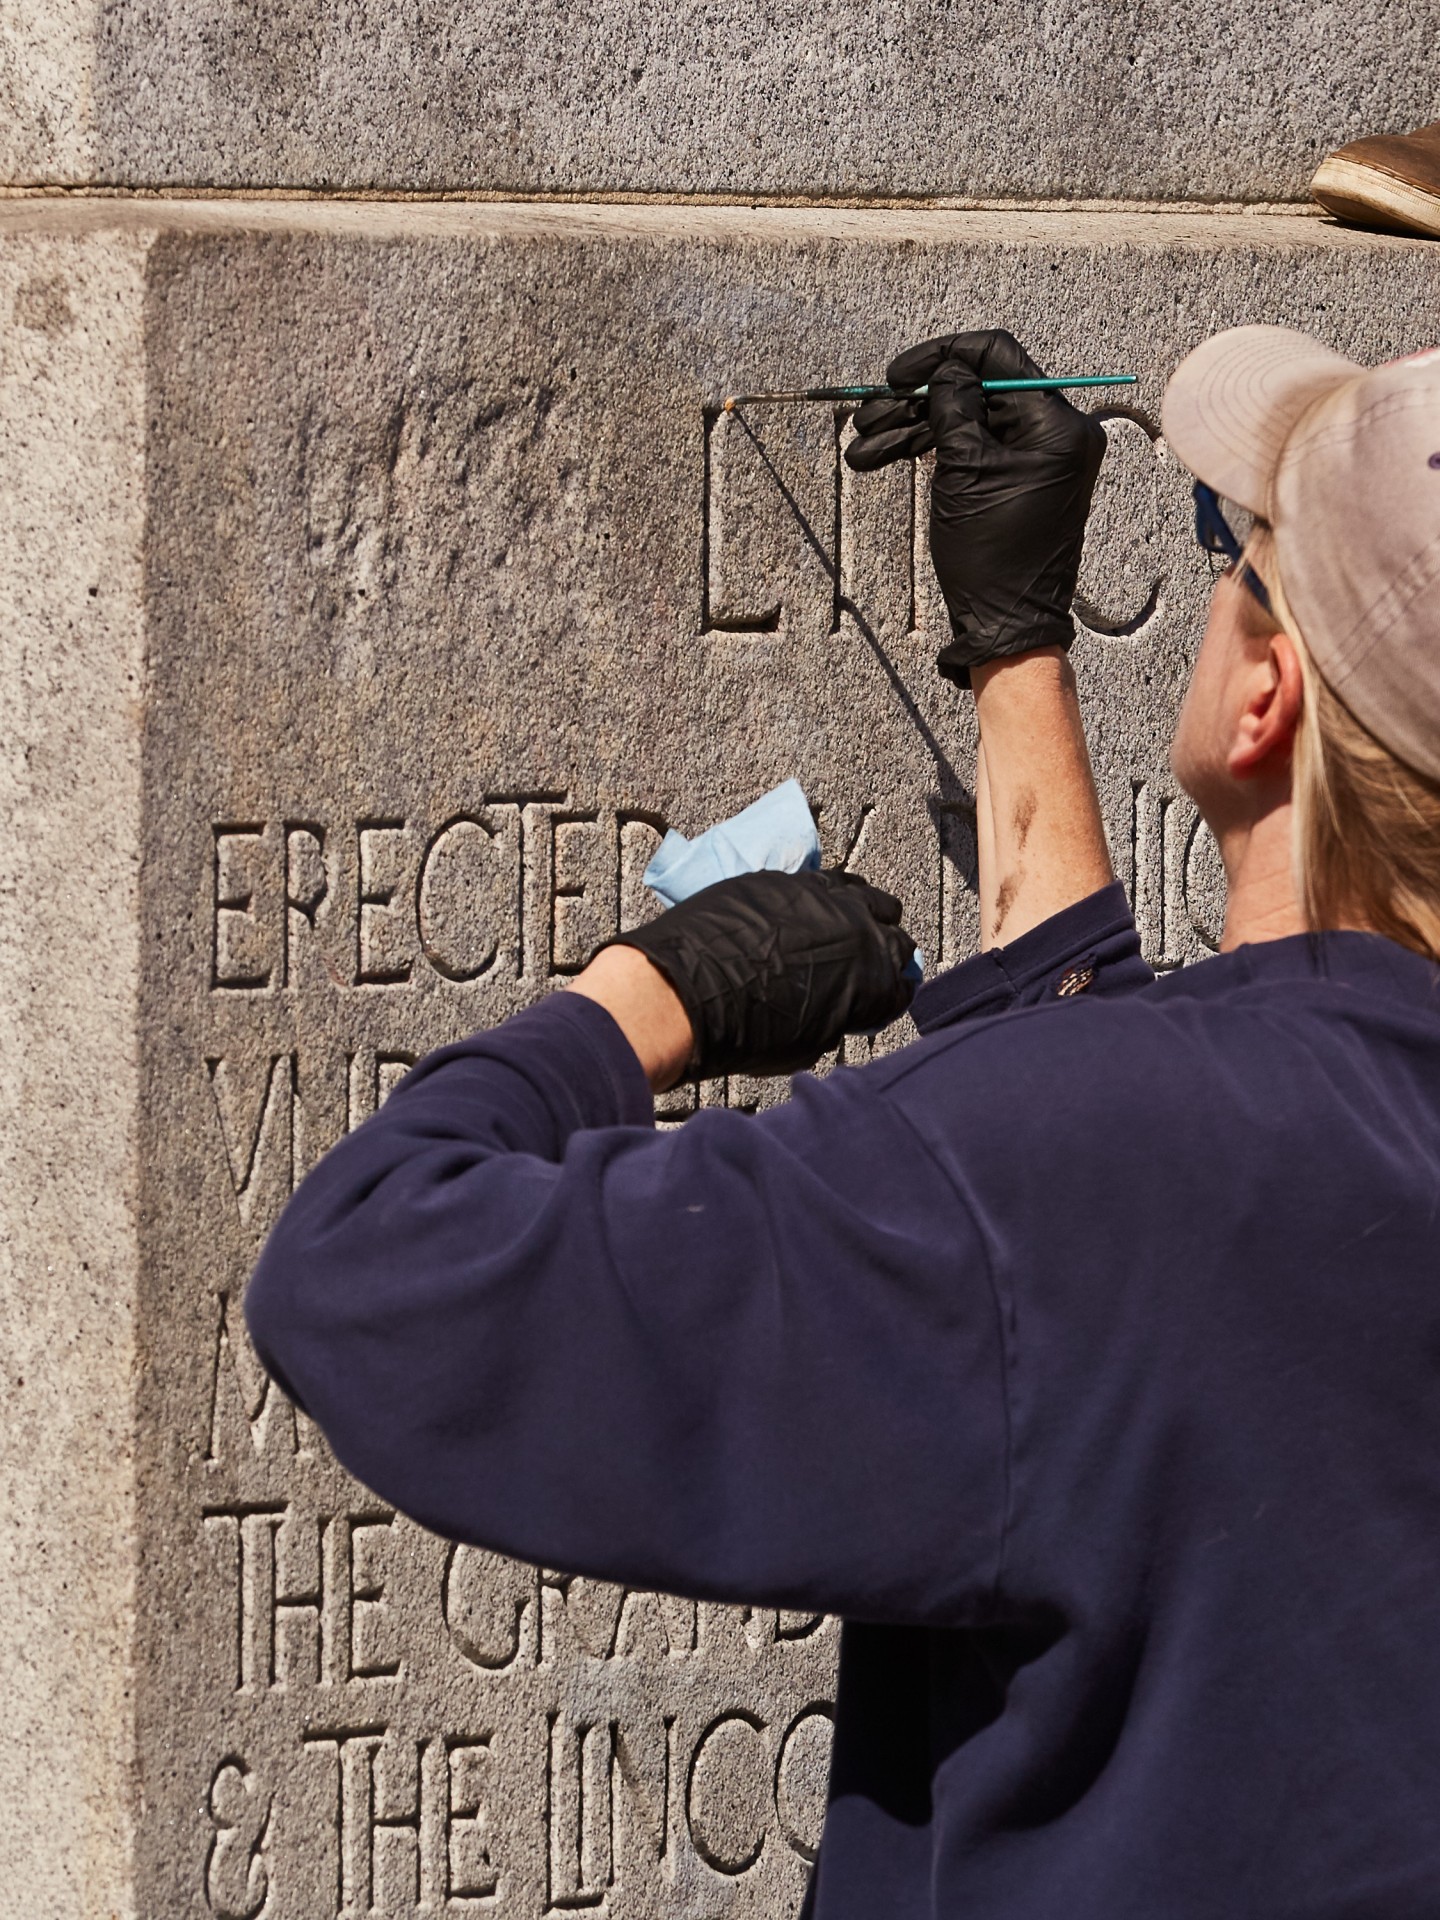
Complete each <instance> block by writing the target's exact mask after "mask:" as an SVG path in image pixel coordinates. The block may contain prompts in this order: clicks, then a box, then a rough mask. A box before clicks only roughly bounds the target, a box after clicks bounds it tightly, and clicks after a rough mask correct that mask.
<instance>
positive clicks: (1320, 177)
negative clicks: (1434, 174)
mask: <svg viewBox="0 0 1440 1920" xmlns="http://www.w3.org/2000/svg"><path fill="white" fill-rule="evenodd" d="M1310 191H1311V193H1312V194H1313V195H1314V197H1315V198H1316V199H1317V200H1318V201H1319V202H1320V204H1321V206H1322V207H1324V208H1326V209H1327V210H1328V211H1329V212H1330V213H1333V214H1336V215H1338V216H1339V218H1340V219H1342V220H1354V221H1358V222H1359V224H1360V225H1361V226H1382V227H1388V228H1390V229H1391V230H1392V231H1394V232H1396V233H1410V234H1415V233H1419V234H1424V235H1426V236H1427V237H1429V238H1432V239H1437V240H1440V194H1435V193H1429V192H1427V191H1426V189H1425V188H1424V187H1417V186H1415V185H1413V184H1412V182H1410V181H1409V180H1401V179H1400V178H1398V176H1397V175H1395V174H1393V173H1383V172H1381V171H1380V169H1379V168H1378V167H1367V166H1364V165H1363V164H1362V163H1361V162H1360V161H1358V160H1341V159H1339V158H1337V157H1336V156H1335V155H1333V154H1332V156H1331V157H1330V159H1328V160H1322V161H1321V163H1320V167H1319V170H1318V171H1317V173H1316V175H1315V178H1314V179H1313V180H1312V181H1311V182H1310Z"/></svg>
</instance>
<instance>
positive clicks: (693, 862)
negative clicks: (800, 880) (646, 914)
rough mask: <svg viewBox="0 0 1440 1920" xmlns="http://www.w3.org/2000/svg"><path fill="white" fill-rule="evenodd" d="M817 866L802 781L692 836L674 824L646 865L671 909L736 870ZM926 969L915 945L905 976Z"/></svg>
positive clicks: (649, 882) (915, 976) (652, 885)
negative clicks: (693, 837) (912, 957)
mask: <svg viewBox="0 0 1440 1920" xmlns="http://www.w3.org/2000/svg"><path fill="white" fill-rule="evenodd" d="M819 865H820V836H819V834H818V833H816V831H815V821H814V819H813V817H812V816H811V813H810V803H809V801H808V800H807V799H806V798H805V792H804V789H803V788H802V787H801V785H800V782H799V781H798V780H782V781H781V783H780V785H779V786H778V787H772V788H771V789H770V791H769V792H768V793H762V794H761V796H760V798H759V799H758V800H756V801H754V802H753V804H752V805H750V806H748V807H746V808H745V810H744V811H743V813H737V814H735V815H734V816H733V817H732V818H731V819H729V820H722V821H721V822H720V823H719V825H718V826H714V827H711V828H709V829H708V830H707V831H706V832H705V833H702V834H698V835H697V836H696V837H695V839H693V840H687V839H686V838H685V836H684V834H683V833H676V832H675V830H674V828H673V827H672V828H671V830H670V832H669V833H667V834H666V836H665V838H664V839H663V840H662V841H661V842H660V844H659V846H658V847H657V848H656V849H655V853H654V857H653V858H652V859H651V861H650V864H649V866H648V867H646V869H645V885H646V886H647V887H649V889H650V891H651V892H652V893H653V894H656V895H657V896H658V897H659V899H660V900H661V901H663V902H664V904H665V905H666V906H667V907H675V906H678V905H679V904H680V902H681V901H682V900H688V899H689V898H690V896H691V894H692V893H699V891H700V890H701V888H702V887H713V886H714V884H715V882H716V881H717V880H731V879H733V878H734V877H735V875H736V874H737V873H813V872H815V870H816V869H817V868H818V867H819ZM924 972H925V961H924V958H923V956H922V955H921V953H920V951H919V949H918V948H917V949H916V953H915V958H914V959H913V960H912V961H911V962H910V964H909V966H908V967H906V969H905V978H906V979H907V980H917V981H918V980H921V979H923V978H924Z"/></svg>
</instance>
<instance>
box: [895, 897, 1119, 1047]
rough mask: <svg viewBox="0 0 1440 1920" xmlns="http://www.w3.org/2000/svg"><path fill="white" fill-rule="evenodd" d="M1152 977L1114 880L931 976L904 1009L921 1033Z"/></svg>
mask: <svg viewBox="0 0 1440 1920" xmlns="http://www.w3.org/2000/svg"><path fill="white" fill-rule="evenodd" d="M1154 978H1155V975H1154V972H1153V970H1152V969H1151V967H1150V966H1149V964H1148V963H1147V962H1146V961H1145V960H1144V959H1143V958H1142V957H1141V953H1140V935H1139V933H1138V932H1137V931H1136V927H1135V917H1134V915H1133V914H1132V913H1131V911H1130V908H1129V905H1128V903H1127V901H1126V899H1125V889H1124V888H1123V887H1122V886H1121V885H1120V883H1119V882H1118V881H1116V882H1115V883H1114V884H1113V885H1111V886H1108V887H1101V888H1100V889H1099V890H1098V892H1095V893H1092V894H1089V895H1088V896H1087V897H1086V898H1085V899H1083V900H1077V901H1076V902H1075V904H1074V905H1073V906H1070V907H1066V908H1065V910H1064V911H1063V912H1062V913H1057V914H1054V915H1052V916H1051V918H1050V919H1048V920H1043V921H1042V922H1041V923H1040V925H1039V926H1038V927H1032V928H1031V929H1030V931H1029V932H1028V933H1023V934H1021V936H1020V938H1019V939H1018V940H1012V941H1011V943H1010V945H1009V946H1007V947H990V948H988V949H987V950H986V951H985V952H984V953H977V954H975V955H973V956H972V957H971V958H970V959H969V960H962V961H961V963H960V964H959V966H956V967H951V968H950V969H949V970H948V972H945V973H942V974H939V975H937V976H936V978H935V979H934V980H932V981H930V982H928V983H927V984H926V985H925V986H923V987H922V988H921V989H920V991H919V992H918V993H917V994H916V996H915V1000H914V1004H913V1005H912V1007H911V1009H910V1012H911V1017H912V1018H913V1019H914V1022H915V1024H916V1026H917V1027H918V1028H919V1029H920V1031H921V1033H931V1032H934V1031H935V1030H936V1029H937V1028H939V1027H949V1026H953V1025H955V1024H956V1023H957V1022H958V1021H961V1020H980V1019H985V1018H987V1017H989V1016H990V1015H992V1014H996V1013H1008V1012H1010V1011H1011V1010H1012V1009H1013V1008H1016V1007H1034V1006H1041V1005H1043V1004H1044V1003H1045V1002H1046V1001H1048V1000H1055V999H1062V1000H1063V999H1070V998H1077V999H1078V998H1079V997H1080V996H1081V995H1082V994H1083V995H1084V996H1085V997H1086V998H1088V999H1092V1000H1100V999H1106V998H1109V997H1111V996H1114V995H1117V994H1125V993H1134V992H1136V991H1137V990H1138V989H1139V988H1141V987H1148V986H1150V985H1151V983H1152V982H1153V981H1154Z"/></svg>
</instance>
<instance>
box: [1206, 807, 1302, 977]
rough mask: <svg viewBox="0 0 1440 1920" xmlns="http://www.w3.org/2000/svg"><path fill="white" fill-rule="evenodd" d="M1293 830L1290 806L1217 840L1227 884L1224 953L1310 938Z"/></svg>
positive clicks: (1292, 814)
mask: <svg viewBox="0 0 1440 1920" xmlns="http://www.w3.org/2000/svg"><path fill="white" fill-rule="evenodd" d="M1293 829H1294V808H1293V807H1292V806H1291V804H1290V802H1289V801H1288V800H1285V801H1283V802H1281V803H1280V804H1279V805H1277V806H1274V807H1271V808H1269V809H1268V810H1267V811H1265V812H1264V813H1262V814H1261V815H1260V817H1259V818H1258V819H1256V820H1250V821H1246V822H1245V823H1244V824H1243V825H1239V826H1236V827H1233V828H1231V829H1230V830H1229V831H1228V832H1226V833H1223V834H1221V835H1219V836H1218V838H1219V842H1220V857H1221V859H1222V860H1223V861H1224V863H1225V883H1226V892H1225V934H1224V938H1223V939H1222V940H1221V942H1220V951H1221V952H1222V953H1229V952H1230V951H1231V950H1232V949H1233V948H1235V947H1240V946H1246V945H1249V944H1251V943H1254V942H1257V941H1261V940H1284V939H1286V938H1288V937H1289V935H1291V934H1292V933H1304V932H1305V928H1306V922H1305V914H1304V911H1303V909H1302V908H1301V905H1300V896H1299V893H1298V892H1297V890H1296V886H1295V871H1294V860H1293V854H1292V846H1293V841H1292V834H1293Z"/></svg>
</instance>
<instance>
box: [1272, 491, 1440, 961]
mask: <svg viewBox="0 0 1440 1920" xmlns="http://www.w3.org/2000/svg"><path fill="white" fill-rule="evenodd" d="M1244 557H1245V560H1246V561H1247V562H1249V563H1251V564H1252V565H1253V567H1254V570H1255V572H1256V573H1257V574H1258V575H1259V577H1260V579H1261V580H1263V581H1264V583H1265V587H1266V590H1267V591H1268V593H1269V595H1270V605H1271V609H1272V619H1273V621H1274V624H1275V625H1276V626H1277V627H1279V628H1282V629H1283V630H1284V631H1285V632H1286V633H1287V634H1289V636H1290V638H1291V640H1292V641H1293V642H1294V644H1295V651H1296V653H1297V655H1298V656H1299V661H1300V673H1301V677H1302V679H1303V681H1304V687H1305V700H1304V707H1303V710H1302V713H1301V717H1300V728H1299V732H1298V734H1297V736H1296V741H1295V761H1294V784H1293V807H1294V818H1295V838H1294V846H1293V859H1294V863H1295V880H1296V886H1297V888H1298V891H1299V894H1300V903H1301V907H1302V909H1303V911H1304V914H1305V919H1306V923H1307V924H1308V925H1309V926H1310V927H1311V929H1312V930H1314V931H1317V932H1318V931H1319V930H1321V929H1322V928H1326V927H1340V926H1351V927H1356V926H1358V927H1364V928H1367V929H1368V930H1369V931H1371V932H1373V933H1381V934H1385V935H1386V936H1387V937H1388V938H1389V939H1391V940H1396V941H1398V942H1399V943H1400V945H1401V946H1404V947H1412V948H1413V949H1414V950H1415V951H1416V952H1417V953H1423V954H1426V955H1428V956H1429V958H1431V959H1432V960H1440V781H1435V780H1432V779H1431V778H1430V777H1429V776H1428V775H1426V774H1423V773H1419V772H1417V771H1416V769H1415V768H1414V767H1411V766H1409V765H1407V764H1406V762H1405V761H1403V760H1401V759H1399V758H1398V757H1397V756H1396V755H1395V754H1393V753H1392V752H1391V751H1390V749H1389V748H1388V747H1387V746H1385V745H1384V744H1383V743H1382V742H1381V741H1379V740H1377V739H1376V737H1375V735H1374V734H1373V733H1371V731H1370V729H1369V728H1368V727H1367V726H1365V725H1364V724H1363V722H1361V721H1359V720H1357V719H1356V717H1355V715H1354V714H1353V713H1351V711H1350V709H1349V708H1348V707H1347V706H1346V705H1345V703H1344V701H1343V700H1342V699H1341V698H1340V696H1339V695H1338V694H1337V693H1335V692H1334V691H1333V689H1332V688H1331V687H1330V686H1329V685H1328V684H1327V682H1326V681H1325V679H1324V677H1323V675H1322V674H1321V673H1320V671H1319V669H1318V668H1317V667H1316V665H1315V662H1314V660H1313V658H1312V657H1311V654H1310V649H1309V647H1308V646H1307V645H1306V644H1305V638H1304V635H1303V634H1302V633H1301V631H1300V629H1299V627H1298V626H1297V625H1296V622H1295V617H1294V615H1293V614H1292V613H1291V611H1290V607H1289V605H1288V603H1287V601H1286V599H1285V591H1284V587H1283V586H1282V584H1281V581H1280V573H1279V568H1278V567H1277V565H1276V562H1275V544H1274V540H1273V537H1272V535H1271V532H1270V529H1269V527H1267V526H1264V525H1263V524H1262V525H1257V526H1256V528H1255V531H1254V533H1253V534H1252V535H1251V538H1250V540H1249V542H1248V544H1247V546H1246V549H1245V556H1244Z"/></svg>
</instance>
